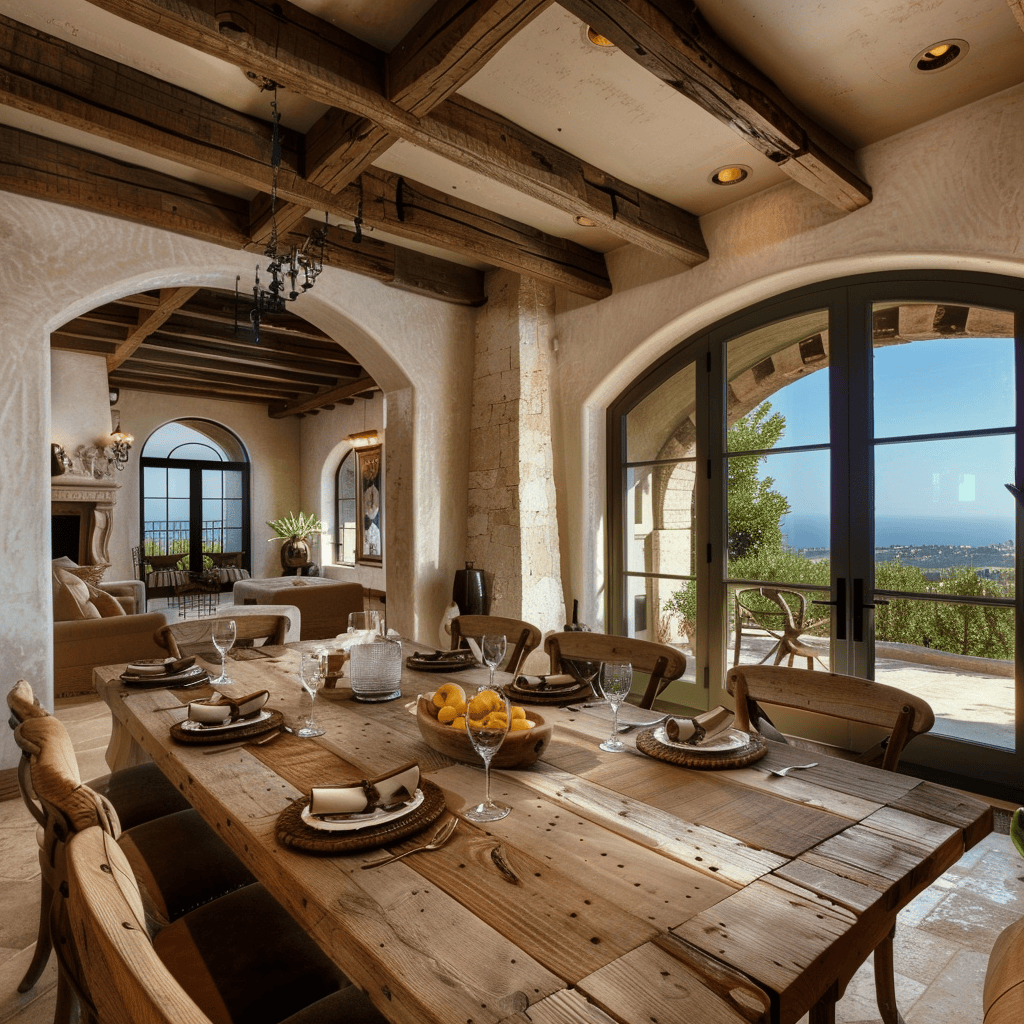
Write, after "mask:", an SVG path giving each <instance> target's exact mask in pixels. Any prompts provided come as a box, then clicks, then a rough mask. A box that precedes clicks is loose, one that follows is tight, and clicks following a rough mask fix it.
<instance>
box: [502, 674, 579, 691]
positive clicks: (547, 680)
mask: <svg viewBox="0 0 1024 1024" xmlns="http://www.w3.org/2000/svg"><path fill="white" fill-rule="evenodd" d="M513 686H515V688H516V689H517V690H538V691H540V690H578V689H579V688H580V682H579V680H578V679H575V678H573V676H570V675H568V674H560V675H554V676H516V681H515V683H513Z"/></svg>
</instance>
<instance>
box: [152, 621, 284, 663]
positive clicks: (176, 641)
mask: <svg viewBox="0 0 1024 1024" xmlns="http://www.w3.org/2000/svg"><path fill="white" fill-rule="evenodd" d="M232 618H233V619H234V620H235V646H236V647H253V646H255V644H254V641H256V640H263V641H264V644H262V645H261V646H279V645H280V644H283V643H284V642H285V636H286V635H287V632H288V616H287V615H248V614H246V615H237V616H233V615H215V616H213V617H212V618H209V619H189V620H185V621H182V622H172V623H170V624H169V625H167V626H163V627H162V628H160V629H158V630H157V631H156V632H155V633H154V634H153V639H154V640H155V641H156V642H157V643H158V644H159V645H160V646H161V647H162V648H164V650H165V651H167V652H168V654H170V655H171V657H173V658H181V657H184V656H185V655H186V654H197V655H199V656H200V657H203V658H211V657H212V658H213V659H214V660H216V661H219V660H220V654H218V653H217V649H216V648H215V647H214V646H213V625H214V623H215V622H222V621H224V620H225V619H232Z"/></svg>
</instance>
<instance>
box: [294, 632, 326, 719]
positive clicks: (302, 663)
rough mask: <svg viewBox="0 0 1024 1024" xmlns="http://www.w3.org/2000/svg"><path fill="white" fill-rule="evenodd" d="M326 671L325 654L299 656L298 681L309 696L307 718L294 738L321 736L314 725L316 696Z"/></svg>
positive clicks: (322, 652)
mask: <svg viewBox="0 0 1024 1024" xmlns="http://www.w3.org/2000/svg"><path fill="white" fill-rule="evenodd" d="M326 671H327V652H326V651H315V652H313V653H312V654H307V653H303V654H300V655H299V681H300V682H301V683H302V688H303V690H305V691H306V693H308V694H309V718H308V719H307V720H306V724H305V725H304V726H302V728H301V729H298V730H297V731H296V733H295V735H296V736H305V737H307V738H308V737H312V736H323V734H324V730H323V729H321V728H320V726H319V725H317V724H316V716H315V708H316V695H317V694H318V693H319V692H320V689H321V687H322V686H323V685H324V674H325V673H326Z"/></svg>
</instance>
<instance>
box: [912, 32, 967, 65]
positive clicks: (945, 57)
mask: <svg viewBox="0 0 1024 1024" xmlns="http://www.w3.org/2000/svg"><path fill="white" fill-rule="evenodd" d="M969 49H970V46H969V45H968V43H967V41H966V40H965V39H943V40H941V41H940V42H937V43H932V45H931V46H926V47H925V48H924V49H923V50H922V51H921V52H920V53H919V54H918V55H917V56H916V57H915V58H914V59H913V60H912V61H911V62H910V68H911V70H912V71H924V72H929V71H941V70H942V69H943V68H948V67H951V66H952V65H954V64H956V63H957V61H960V60H963V59H964V57H966V56H967V51H968V50H969Z"/></svg>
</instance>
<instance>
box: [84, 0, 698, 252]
mask: <svg viewBox="0 0 1024 1024" xmlns="http://www.w3.org/2000/svg"><path fill="white" fill-rule="evenodd" d="M89 2H90V3H92V4H94V5H96V6H97V7H101V8H103V9H104V10H107V11H110V12H111V13H113V14H116V15H118V16H120V17H122V18H125V19H127V20H128V21H131V22H132V23H133V24H137V25H141V26H143V27H145V28H148V29H151V30H152V31H154V32H156V33H158V34H160V35H164V36H167V37H169V38H174V39H176V40H178V41H179V42H183V43H185V44H186V45H188V46H192V47H194V48H195V49H197V50H200V51H201V52H203V53H208V54H211V55H213V56H215V57H218V58H219V59H221V60H224V61H227V62H229V63H232V64H235V65H237V66H239V67H242V68H246V69H250V70H254V71H256V72H258V73H259V74H261V75H264V76H265V77H267V78H270V79H272V80H274V81H276V82H278V83H280V84H281V85H283V86H285V87H286V88H288V89H292V90H294V91H295V92H296V93H298V94H300V95H303V96H307V97H309V98H310V99H314V100H317V101H319V102H321V103H325V104H327V105H328V106H331V107H340V108H342V109H343V110H347V111H349V112H351V113H354V114H357V115H360V116H361V117H365V118H367V119H369V120H371V121H373V122H374V123H376V124H377V125H379V126H380V127H381V128H383V129H384V130H385V131H387V132H388V133H390V134H392V135H395V136H396V137H398V138H400V139H404V140H405V141H407V142H410V143H413V144H414V145H416V146H419V147H420V148H422V149H425V150H427V151H428V152H431V153H434V154H435V155H437V156H442V157H444V158H445V159H448V160H452V161H453V162H455V163H457V164H459V165H461V166H463V167H467V168H469V169H470V170H473V171H476V172H478V173H480V174H482V175H484V176H486V177H488V178H491V179H492V180H494V181H498V182H500V183H502V184H505V185H508V186H509V187H511V188H513V189H516V190H517V191H519V192H522V193H524V194H526V195H529V196H532V197H534V198H535V199H539V200H540V201H541V202H545V203H548V204H549V205H552V206H555V207H556V208H558V209H560V210H562V211H564V212H565V213H567V214H569V215H570V216H575V215H577V214H582V215H584V216H586V217H589V218H590V219H591V220H593V221H595V223H597V224H598V225H600V226H602V227H605V228H607V229H608V230H609V231H612V232H615V233H621V232H622V231H630V232H632V235H633V237H631V238H630V241H635V240H636V239H637V238H644V239H646V240H647V242H648V244H647V245H646V246H645V247H646V248H651V249H652V250H653V251H656V252H660V253H665V251H666V247H672V246H671V245H670V239H671V237H672V236H678V237H679V242H678V244H677V245H676V246H674V247H672V248H674V249H675V251H674V252H672V253H670V254H671V255H675V256H676V258H678V259H680V260H682V261H683V262H684V263H685V264H686V265H688V266H692V265H694V264H696V263H700V262H702V261H703V260H705V259H707V249H706V246H705V245H704V242H703V239H702V238H701V237H700V227H699V223H698V222H697V219H696V218H694V217H693V216H692V214H689V213H687V212H686V211H684V210H679V209H678V208H676V207H671V206H670V204H667V203H662V201H661V200H657V199H656V197H654V196H649V195H648V194H646V193H639V192H638V195H639V196H640V201H639V205H640V206H641V207H644V206H647V205H652V206H654V205H659V204H660V205H662V206H663V207H665V208H670V209H672V210H673V211H674V212H675V216H674V217H673V219H672V220H673V223H672V224H671V225H670V226H669V228H668V229H664V228H663V229H662V230H661V231H660V232H659V231H651V232H646V231H644V230H642V229H643V228H644V226H645V225H644V224H643V223H642V222H640V223H638V222H636V221H635V220H634V219H633V218H631V217H630V216H629V210H630V209H631V204H629V203H627V204H625V209H626V213H625V214H622V215H620V214H619V212H618V210H617V209H616V203H615V200H614V198H613V194H612V193H614V192H615V191H616V189H617V188H618V186H619V185H623V186H624V187H625V188H626V190H627V191H628V190H629V189H630V188H631V187H630V186H625V184H624V183H618V182H617V179H614V178H613V177H612V176H610V175H604V174H603V172H600V171H599V170H598V169H596V168H590V167H589V165H584V164H583V162H582V161H579V160H577V159H576V158H575V157H572V156H571V155H570V154H568V153H566V152H565V151H563V150H560V149H559V148H558V147H557V146H552V145H550V144H548V143H543V148H542V149H540V150H538V152H536V153H534V152H533V149H532V148H531V147H530V146H529V145H525V144H521V143H518V142H517V143H514V144H513V145H512V146H510V147H508V151H507V150H506V146H505V142H504V140H503V139H502V138H501V137H500V134H499V135H498V136H494V135H492V131H493V129H492V127H491V125H492V123H493V121H494V118H496V117H497V115H494V114H489V116H488V117H475V116H474V114H479V112H480V111H481V110H482V109H483V108H478V107H475V105H468V106H467V105H466V104H465V103H464V102H461V101H460V107H461V110H460V111H459V112H458V113H452V114H450V115H448V122H447V123H445V122H443V121H442V120H439V119H436V118H434V117H433V116H424V117H418V116H416V115H415V114H412V113H410V112H409V111H407V110H404V109H403V108H402V107H400V106H399V105H398V104H397V103H394V102H392V101H391V100H390V99H388V97H387V96H385V95H384V93H383V92H382V91H380V90H379V89H378V90H375V89H373V88H371V87H369V86H367V85H366V84H365V82H364V81H362V80H359V79H357V77H356V76H355V75H352V74H349V69H348V68H347V67H346V65H345V62H344V53H343V51H342V50H341V49H340V47H338V46H337V45H336V44H334V43H333V42H332V41H331V39H330V36H329V33H326V32H325V33H321V32H320V31H319V29H318V26H324V27H325V28H326V29H329V28H331V27H332V26H330V25H329V24H328V23H327V22H323V21H320V20H319V19H316V18H313V17H312V16H311V15H308V14H307V13H306V12H305V11H302V10H301V8H298V7H296V6H295V5H294V4H289V3H287V2H284V0H282V2H281V3H279V4H275V5H274V7H275V10H278V11H280V15H274V16H271V15H269V14H268V13H267V12H266V11H265V10H264V9H263V8H261V7H260V6H259V4H257V3H255V2H254V0H232V10H233V11H235V12H239V13H238V18H237V20H238V22H239V23H240V24H241V23H243V22H244V23H245V24H247V25H249V26H251V31H248V32H242V33H234V32H230V33H225V32H222V31H221V29H220V28H219V27H218V22H217V19H216V18H215V16H214V13H213V12H214V9H215V8H216V7H217V3H216V2H215V0H89ZM440 109H441V107H437V108H435V114H436V113H437V111H438V110H440ZM467 110H468V111H469V113H467V112H466V111H467ZM504 124H505V125H507V126H509V129H508V130H509V131H511V128H512V127H513V126H511V122H507V121H505V122H504ZM517 133H519V137H520V138H522V139H523V140H524V141H525V140H526V139H527V138H529V139H530V140H532V139H534V138H536V137H535V136H532V135H530V134H529V133H526V132H525V131H524V130H523V129H521V128H517ZM506 134H507V133H506ZM538 142H542V140H538ZM595 176H597V177H600V178H602V179H603V180H604V181H605V182H606V183H607V184H609V186H610V183H612V182H616V185H615V186H614V187H611V186H610V187H609V191H605V190H604V189H602V188H599V187H592V185H591V179H593V178H594V177H595ZM633 191H638V190H633ZM662 212H665V211H664V210H663V211H662ZM655 226H656V225H655ZM256 235H257V237H258V236H259V232H258V231H257V232H256ZM693 235H696V237H697V238H698V239H700V241H699V244H697V245H696V246H693V245H687V244H685V243H684V241H683V238H684V237H688V236H693ZM638 244H639V243H638Z"/></svg>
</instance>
